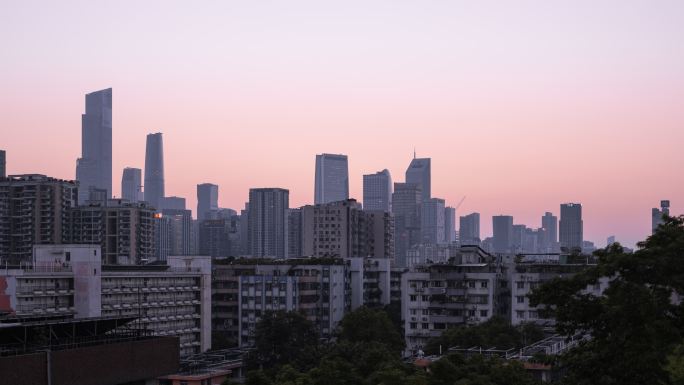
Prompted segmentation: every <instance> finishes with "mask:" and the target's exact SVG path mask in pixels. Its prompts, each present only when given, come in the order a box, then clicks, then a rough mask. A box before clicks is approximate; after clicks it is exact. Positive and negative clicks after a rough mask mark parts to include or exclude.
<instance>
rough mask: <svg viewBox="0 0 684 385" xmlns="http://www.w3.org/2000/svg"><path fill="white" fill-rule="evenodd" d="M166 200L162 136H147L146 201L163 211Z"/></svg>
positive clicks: (158, 134)
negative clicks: (164, 200)
mask: <svg viewBox="0 0 684 385" xmlns="http://www.w3.org/2000/svg"><path fill="white" fill-rule="evenodd" d="M163 198H164V144H163V142H162V134H161V132H158V133H156V134H148V135H147V143H146V147H145V200H146V201H147V202H148V203H149V204H150V205H152V207H154V208H155V209H157V210H161V209H162V207H161V204H162V203H163V202H162V199H163Z"/></svg>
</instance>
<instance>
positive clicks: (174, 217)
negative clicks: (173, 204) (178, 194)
mask: <svg viewBox="0 0 684 385" xmlns="http://www.w3.org/2000/svg"><path fill="white" fill-rule="evenodd" d="M167 199H168V197H167ZM161 214H162V216H163V217H166V218H167V219H168V224H169V226H168V232H169V235H168V237H169V254H168V255H194V254H195V253H193V251H192V239H191V238H192V211H191V210H185V209H179V208H165V209H163V210H162V212H161ZM203 255H208V254H203Z"/></svg>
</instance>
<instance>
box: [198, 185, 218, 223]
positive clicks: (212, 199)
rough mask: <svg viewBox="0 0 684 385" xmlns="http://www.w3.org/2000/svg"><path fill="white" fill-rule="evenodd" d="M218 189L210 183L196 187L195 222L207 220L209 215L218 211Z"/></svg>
mask: <svg viewBox="0 0 684 385" xmlns="http://www.w3.org/2000/svg"><path fill="white" fill-rule="evenodd" d="M218 188H219V186H217V185H215V184H211V183H202V184H198V185H197V220H198V221H203V220H205V219H209V218H210V217H211V216H210V215H209V213H211V212H212V211H217V210H218V208H219V207H218Z"/></svg>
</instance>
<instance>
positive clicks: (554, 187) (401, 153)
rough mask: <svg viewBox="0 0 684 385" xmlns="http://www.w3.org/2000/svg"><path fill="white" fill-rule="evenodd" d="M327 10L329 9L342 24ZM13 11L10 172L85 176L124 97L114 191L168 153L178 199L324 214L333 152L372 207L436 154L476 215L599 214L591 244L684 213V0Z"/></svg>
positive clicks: (4, 67)
mask: <svg viewBox="0 0 684 385" xmlns="http://www.w3.org/2000/svg"><path fill="white" fill-rule="evenodd" d="M323 3H327V4H323ZM189 4H190V3H187V2H170V1H158V2H154V1H148V2H135V1H116V2H99V1H82V2H74V1H66V2H33V1H10V2H5V3H4V4H3V6H2V8H1V9H0V41H1V43H2V47H3V49H2V52H3V55H2V60H0V85H1V87H0V148H2V149H5V150H7V151H8V172H10V173H15V174H18V173H44V174H48V175H51V176H56V177H61V178H69V179H71V178H73V177H74V172H75V160H76V158H77V157H78V156H79V154H80V140H81V138H80V130H81V128H80V114H81V113H83V110H84V94H85V93H87V92H91V91H94V90H98V89H102V88H107V87H113V89H114V117H113V121H114V159H113V161H114V170H113V175H114V181H113V183H114V186H115V188H114V193H115V194H117V195H118V194H119V189H120V178H121V170H122V169H123V167H125V166H132V167H140V168H142V167H143V165H144V150H145V135H146V134H147V133H150V132H157V131H161V132H163V133H164V145H165V149H164V150H165V167H166V191H167V195H178V196H184V197H186V198H187V199H188V204H189V207H190V208H192V209H193V210H194V209H195V185H196V184H197V183H202V182H212V183H216V184H219V185H220V204H221V205H222V206H223V207H231V208H234V209H239V208H240V207H242V205H243V204H244V201H245V200H246V199H247V194H248V189H249V188H250V187H264V186H276V187H284V188H288V189H290V202H291V206H298V205H302V204H306V203H310V202H311V201H312V200H313V177H314V158H315V154H317V153H322V152H330V153H345V154H347V155H349V162H350V177H351V180H350V185H351V186H350V187H351V195H352V196H353V197H357V198H359V199H361V198H362V194H361V188H362V186H361V178H362V174H364V173H371V172H375V171H378V170H381V169H383V168H388V169H389V170H390V171H391V172H392V176H393V179H394V180H395V181H403V174H404V171H405V169H406V166H407V165H408V162H409V161H410V158H411V156H412V151H413V148H414V146H415V147H416V148H417V150H418V155H419V156H425V157H431V158H432V159H433V176H432V180H433V187H432V191H433V195H434V196H437V197H441V198H445V199H446V200H447V202H448V203H451V204H456V203H457V202H458V201H459V200H460V199H461V197H462V196H464V195H466V196H467V199H466V200H465V202H464V203H463V205H462V206H461V209H460V210H459V213H458V215H462V214H466V213H470V212H473V211H478V212H480V213H481V214H482V233H483V236H487V235H489V234H490V233H491V215H495V214H510V215H513V216H514V218H515V223H524V224H527V225H528V226H535V227H536V226H539V225H540V223H539V222H540V216H541V215H542V214H543V213H544V211H551V212H553V213H555V214H558V212H559V208H558V206H559V204H560V203H562V202H581V203H582V205H583V207H584V224H585V238H586V239H589V240H593V241H595V242H596V243H597V245H599V246H603V245H604V244H605V239H606V237H607V236H609V235H613V234H614V235H616V236H617V239H618V240H620V241H623V242H624V243H626V244H629V245H631V244H633V243H634V242H636V241H638V240H640V239H643V238H644V237H645V236H646V235H647V234H648V233H649V231H650V209H651V207H655V206H656V205H657V204H658V202H659V200H660V199H670V200H672V211H673V212H674V213H682V211H683V210H682V204H683V203H682V202H683V201H684V178H682V166H684V151H682V144H683V143H684V127H683V122H684V39H682V36H684V23H682V20H684V2H681V1H653V0H649V1H624V0H622V1H617V0H616V1H600V2H597V1H583V0H580V1H554V2H550V1H543V0H540V1H520V2H509V1H497V2H494V1H477V2H471V1H411V2H409V1H397V0H392V1H373V2H369V1H350V2H340V3H336V4H332V3H330V2H320V1H308V2H304V1H287V2H268V1H264V2H255V1H241V2H238V1H235V2H224V1H208V2H203V3H202V4H201V5H195V6H192V7H190V6H189Z"/></svg>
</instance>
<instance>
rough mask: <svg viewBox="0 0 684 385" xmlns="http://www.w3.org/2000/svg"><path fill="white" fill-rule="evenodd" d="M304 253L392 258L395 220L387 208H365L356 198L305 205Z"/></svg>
mask: <svg viewBox="0 0 684 385" xmlns="http://www.w3.org/2000/svg"><path fill="white" fill-rule="evenodd" d="M301 216H302V232H301V234H302V254H303V255H305V256H314V257H336V258H367V257H371V258H392V257H393V254H392V251H393V247H392V243H393V238H392V236H393V234H392V230H393V220H392V216H391V214H389V213H385V212H384V211H364V210H362V208H361V205H360V204H359V203H358V202H356V201H355V200H353V199H348V200H346V201H337V202H330V203H327V204H321V205H314V206H304V207H302V208H301Z"/></svg>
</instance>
